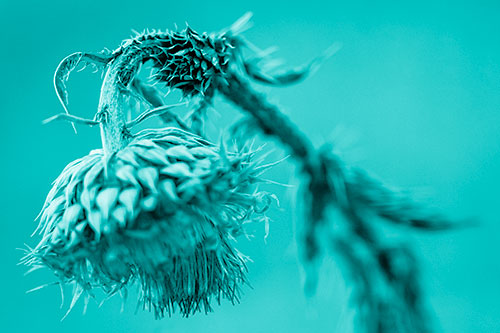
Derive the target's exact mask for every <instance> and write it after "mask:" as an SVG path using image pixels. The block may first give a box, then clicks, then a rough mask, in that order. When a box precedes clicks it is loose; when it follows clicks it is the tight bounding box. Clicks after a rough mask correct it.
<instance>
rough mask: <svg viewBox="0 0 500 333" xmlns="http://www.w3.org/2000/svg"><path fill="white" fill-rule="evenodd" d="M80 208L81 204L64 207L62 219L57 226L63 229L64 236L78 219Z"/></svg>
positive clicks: (81, 208)
mask: <svg viewBox="0 0 500 333" xmlns="http://www.w3.org/2000/svg"><path fill="white" fill-rule="evenodd" d="M82 210H83V207H82V205H80V204H74V205H72V206H69V207H68V208H66V210H65V211H64V214H63V217H62V220H61V222H59V225H58V226H59V228H61V229H62V230H63V231H64V234H65V235H66V236H67V235H68V231H69V230H70V229H71V227H72V226H73V225H74V224H76V222H77V221H78V219H79V217H80V215H81V213H82Z"/></svg>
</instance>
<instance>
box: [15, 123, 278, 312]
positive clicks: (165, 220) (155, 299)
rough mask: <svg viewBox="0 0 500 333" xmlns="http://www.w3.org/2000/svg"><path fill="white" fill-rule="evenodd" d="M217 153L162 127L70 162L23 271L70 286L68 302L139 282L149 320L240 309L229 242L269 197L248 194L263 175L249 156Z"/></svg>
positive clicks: (238, 261)
mask: <svg viewBox="0 0 500 333" xmlns="http://www.w3.org/2000/svg"><path fill="white" fill-rule="evenodd" d="M223 148H224V147H223V146H222V147H221V148H218V147H216V146H214V145H212V144H210V143H209V142H207V141H205V140H204V139H202V138H201V137H198V136H196V135H193V134H190V133H188V132H186V131H183V130H179V129H176V128H164V129H155V130H145V131H142V132H140V133H139V134H138V135H136V136H135V137H134V139H133V140H132V141H131V142H130V143H129V144H128V145H127V146H126V147H125V148H123V149H121V150H119V151H117V152H115V153H113V154H112V155H110V156H108V157H107V158H106V157H105V155H104V154H103V151H102V150H100V149H99V150H94V151H92V152H90V153H89V154H88V155H87V156H85V157H83V158H81V159H78V160H76V161H74V162H72V163H70V164H69V165H68V166H67V167H66V168H65V169H64V170H63V172H62V173H61V175H60V176H59V177H58V178H57V179H56V180H55V182H54V184H53V187H52V189H51V191H50V193H49V195H48V197H47V200H46V203H45V205H44V207H43V209H42V212H41V215H40V225H39V228H38V230H39V232H40V233H41V234H42V235H43V238H42V240H41V241H40V243H39V244H38V245H37V246H36V247H35V248H34V249H33V250H31V251H30V253H29V254H28V255H27V256H26V257H25V258H24V261H25V263H26V264H28V265H30V266H33V267H37V266H46V267H49V268H50V269H52V270H53V271H54V272H55V273H56V275H57V276H58V277H59V278H60V279H61V281H62V283H67V282H76V285H77V288H76V290H75V295H74V298H75V299H77V298H78V297H79V296H80V295H81V294H82V293H85V294H86V297H88V295H92V290H93V289H95V288H102V290H104V291H105V292H106V293H107V294H109V295H113V294H115V293H117V292H120V291H124V290H126V288H127V287H128V286H130V285H131V284H133V283H134V282H136V281H137V282H138V283H139V285H140V291H141V293H140V299H139V304H140V305H142V307H143V308H145V309H149V310H150V311H154V313H155V316H156V317H163V316H164V315H166V314H169V315H170V314H171V313H172V312H174V311H176V309H178V311H179V312H180V313H181V314H182V315H184V316H188V315H190V314H193V313H195V312H197V311H205V312H208V311H210V310H211V307H210V300H211V299H212V298H215V299H217V301H220V299H221V298H226V299H229V300H230V301H231V302H235V301H237V300H238V297H239V288H240V285H241V284H242V283H244V282H245V281H246V278H245V272H246V267H245V257H244V256H243V255H241V254H240V253H239V252H238V250H237V249H236V248H234V246H233V244H232V242H231V241H232V238H233V237H234V236H237V235H239V234H241V233H242V232H244V230H243V229H242V223H244V222H248V221H249V220H251V219H252V218H253V213H255V212H257V213H262V212H263V211H264V210H265V209H266V208H267V206H268V204H269V197H268V196H267V194H266V193H264V192H257V191H255V190H254V189H253V186H251V184H252V183H253V182H255V181H256V179H257V177H258V174H259V173H260V172H262V170H263V168H265V166H260V167H259V166H257V165H256V163H255V162H253V157H254V155H255V154H254V152H253V151H251V150H250V149H245V150H243V151H240V152H235V153H229V152H226V151H225V149H223ZM257 218H258V217H257ZM75 299H74V301H73V302H72V306H73V305H74V302H75Z"/></svg>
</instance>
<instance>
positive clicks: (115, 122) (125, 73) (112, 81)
mask: <svg viewBox="0 0 500 333" xmlns="http://www.w3.org/2000/svg"><path fill="white" fill-rule="evenodd" d="M141 60H142V57H141V53H140V52H138V51H137V50H131V51H129V52H125V53H123V54H121V55H120V56H119V57H117V58H116V59H115V60H114V61H113V62H111V63H110V64H109V65H108V69H107V71H106V76H105V77H104V80H103V83H102V87H101V96H100V99H99V107H98V111H97V114H96V120H97V121H99V122H100V128H101V140H102V145H103V149H104V153H105V155H106V156H109V155H110V154H112V153H114V152H116V151H118V150H120V149H122V148H123V147H125V146H126V145H127V144H128V143H129V142H130V139H131V137H132V135H131V134H130V133H129V131H128V129H127V126H126V120H125V113H124V108H125V103H124V95H127V94H124V90H126V89H127V86H128V84H129V83H130V80H131V78H132V77H133V75H134V74H135V72H136V71H137V69H138V66H139V64H140V62H141Z"/></svg>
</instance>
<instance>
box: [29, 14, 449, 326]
mask: <svg viewBox="0 0 500 333" xmlns="http://www.w3.org/2000/svg"><path fill="white" fill-rule="evenodd" d="M250 16H251V15H250V14H246V15H245V16H243V17H242V18H241V19H239V20H238V21H237V22H235V23H234V24H233V25H232V26H231V27H229V28H228V29H224V30H222V31H220V32H218V33H213V34H207V33H203V34H199V33H197V32H196V31H194V30H193V29H191V28H190V27H186V28H185V29H184V30H182V31H148V32H143V33H137V34H136V36H135V37H133V38H131V39H128V40H125V41H124V42H122V44H121V45H120V47H118V48H117V49H115V50H114V51H109V50H104V51H102V52H99V53H86V52H77V53H74V54H71V55H70V56H68V57H66V58H65V59H64V60H63V61H62V62H61V63H60V65H59V66H58V68H57V70H56V73H55V76H54V84H55V88H56V92H57V95H58V97H59V98H60V101H61V103H62V105H63V107H64V110H65V113H61V114H59V115H56V116H54V117H52V118H50V119H48V120H47V121H52V120H58V119H59V120H66V121H69V122H71V123H72V124H73V126H74V124H85V125H89V126H99V128H100V134H101V139H102V148H101V149H98V150H94V151H92V152H90V153H89V154H88V155H87V156H85V157H83V158H81V159H78V160H76V161H74V162H72V163H70V164H69V165H68V166H67V167H66V168H65V169H64V170H63V171H62V173H61V175H60V176H59V177H58V178H57V179H56V180H55V182H54V184H53V187H52V190H51V191H50V193H49V195H48V196H47V200H46V202H45V204H44V206H43V209H42V212H41V214H40V216H39V220H40V224H39V227H38V229H37V231H38V232H39V233H40V234H41V240H40V241H39V243H38V245H37V246H35V247H34V248H33V249H31V248H30V249H29V250H28V253H27V255H26V256H25V257H24V258H23V261H24V263H26V264H27V265H28V266H30V267H32V269H37V268H40V267H48V268H50V269H51V270H53V271H54V272H55V274H56V276H57V277H58V278H59V281H60V282H58V283H60V284H61V285H62V284H64V283H72V284H73V285H74V286H75V288H74V295H73V300H72V302H71V306H70V310H71V308H72V307H73V305H74V304H75V302H76V301H77V300H78V298H79V297H80V296H81V295H84V297H85V299H86V300H88V297H93V295H94V290H95V289H101V290H103V291H104V292H105V293H106V294H107V295H109V296H111V295H114V294H116V293H120V294H122V295H123V294H126V291H127V288H128V287H130V286H131V285H132V284H134V283H137V284H139V286H140V295H139V305H142V306H143V307H144V308H145V309H149V310H150V311H153V312H154V314H155V316H156V317H163V316H164V315H166V314H168V315H171V314H172V313H173V312H174V311H176V310H178V311H179V312H180V313H181V314H182V315H185V316H188V315H190V314H193V313H195V312H197V311H205V312H208V311H210V310H211V300H212V299H216V300H217V301H220V299H221V298H226V299H229V300H230V301H232V302H235V301H237V300H238V299H239V288H240V286H241V284H244V283H245V282H246V277H245V273H246V266H245V257H244V256H243V255H242V254H240V253H239V252H238V250H237V249H236V248H235V247H234V243H233V239H234V238H235V237H238V236H240V235H242V234H244V233H245V230H244V228H243V225H244V224H245V223H247V222H250V221H255V220H264V221H267V217H266V216H265V215H264V213H265V211H266V210H267V208H268V207H269V203H270V202H271V199H272V198H273V197H274V196H273V195H271V194H268V193H266V192H262V191H259V190H258V188H257V187H256V183H258V182H259V181H262V179H261V177H260V176H261V174H262V172H263V171H264V170H266V169H267V168H268V167H270V166H272V165H273V163H271V164H263V162H262V160H261V159H259V158H258V151H256V150H255V149H253V148H252V146H251V145H250V144H249V143H248V142H240V144H239V145H236V147H235V149H232V150H229V149H228V148H227V147H226V145H225V144H224V143H223V142H221V144H220V145H214V144H212V143H210V141H209V140H208V139H207V138H206V137H205V134H204V131H203V124H204V121H205V118H206V117H207V116H208V114H207V109H208V107H215V106H214V105H213V104H214V103H213V100H214V97H215V96H216V95H219V96H221V97H223V98H224V99H225V100H227V101H229V102H231V103H232V104H234V105H235V106H236V107H237V108H238V109H239V110H241V111H242V112H243V113H244V114H245V115H246V116H247V117H246V118H245V121H244V122H245V125H246V126H244V130H245V131H250V130H257V131H259V132H260V133H262V134H264V135H265V136H266V137H268V138H270V139H274V140H276V141H277V142H278V143H279V144H281V145H282V146H283V148H284V149H285V150H286V151H287V152H288V153H289V154H290V155H291V156H292V158H293V159H294V161H295V162H296V163H297V164H298V165H299V167H300V172H301V177H300V179H301V194H300V195H301V196H303V198H304V199H305V200H304V201H305V203H306V216H305V217H304V228H303V230H304V231H303V235H302V238H301V239H302V241H301V244H302V249H303V254H302V262H303V263H304V265H305V266H307V267H310V268H313V269H312V270H309V273H310V274H309V280H308V283H307V287H308V288H309V290H311V291H313V289H314V282H315V274H314V270H315V268H316V269H317V267H318V265H319V264H318V262H319V260H318V259H319V258H320V257H321V255H323V253H325V252H331V253H334V254H335V255H336V256H337V258H339V259H340V260H339V262H340V263H341V266H342V267H343V268H344V271H345V273H346V277H348V280H349V281H350V282H351V283H353V285H354V294H353V300H354V301H355V304H356V306H357V308H358V322H359V324H360V326H362V327H363V328H364V329H365V330H366V331H367V332H427V331H429V330H431V325H430V324H429V323H428V318H429V316H428V309H427V307H426V306H425V302H424V301H423V298H422V292H421V288H420V284H419V281H420V280H419V275H418V263H417V259H416V255H415V254H414V252H413V251H412V249H411V248H410V246H409V245H408V244H406V243H404V242H399V243H394V241H389V240H386V239H384V237H383V236H382V233H381V232H378V230H379V229H380V228H381V227H382V226H381V225H380V223H381V221H384V222H387V223H390V224H394V225H399V226H403V227H407V228H412V229H420V230H442V229H448V228H450V227H453V226H455V225H457V224H456V223H453V222H452V221H450V220H449V219H447V218H446V217H444V216H443V215H441V214H439V213H438V212H435V211H432V210H430V209H427V208H426V207H425V206H422V205H420V204H418V203H415V202H414V201H412V200H411V199H410V197H409V196H408V195H406V194H404V193H403V192H399V191H394V190H391V189H389V188H388V187H386V186H384V185H383V183H382V182H379V181H377V180H376V179H374V178H373V177H371V176H369V175H368V174H367V173H366V172H364V171H362V170H359V169H357V168H354V167H350V166H347V165H345V164H344V163H343V162H342V160H341V159H340V158H339V157H338V156H337V155H335V154H334V152H333V149H332V145H331V144H328V143H327V144H325V145H323V146H321V147H320V148H316V147H315V146H314V145H313V144H312V143H311V142H310V140H309V139H308V138H307V136H305V135H304V134H303V133H302V132H301V131H300V130H299V129H298V128H297V127H296V126H295V125H294V124H293V123H292V122H291V121H290V120H289V119H288V118H287V117H286V116H285V115H284V114H283V113H281V112H280V111H279V109H278V108H277V107H276V106H275V105H273V104H271V103H270V102H268V101H267V98H266V96H265V95H264V94H261V93H258V92H257V91H255V90H254V88H253V86H252V83H251V82H252V81H254V82H257V83H261V84H267V85H274V86H278V85H287V84H292V83H296V82H298V81H300V80H302V79H303V78H305V77H306V76H307V75H309V74H310V73H312V72H314V71H315V70H316V69H317V68H318V66H319V65H320V63H321V62H322V61H323V60H324V59H326V58H328V57H329V56H330V55H332V54H333V52H334V51H335V50H336V47H335V46H334V47H332V48H330V49H328V50H327V51H326V52H325V53H324V54H322V55H320V56H318V57H317V58H316V59H313V60H312V61H311V62H310V63H309V64H306V65H304V66H302V67H300V68H298V69H293V70H288V71H281V72H280V71H276V70H271V71H270V70H269V69H268V68H269V67H270V66H269V65H270V64H272V59H271V58H270V56H269V55H268V54H267V52H265V51H261V50H260V49H258V48H257V47H256V46H254V45H253V44H252V43H250V42H249V41H247V40H246V39H245V38H244V37H243V36H242V33H243V32H244V31H245V29H246V28H248V27H249V19H250ZM248 53H250V56H249V55H248ZM88 65H90V66H93V67H94V68H96V69H97V70H100V71H103V72H104V73H105V74H104V79H103V83H102V88H101V95H100V101H99V106H98V110H97V112H96V114H95V117H94V118H93V119H84V118H80V117H77V116H74V115H71V114H70V112H69V109H68V93H67V90H66V85H65V83H66V81H67V80H68V78H69V75H70V73H71V72H72V71H73V70H75V69H76V68H78V67H81V66H83V67H86V66H88ZM144 66H149V67H150V68H151V75H150V76H149V77H148V79H149V80H141V78H140V77H139V75H138V73H139V71H140V69H141V67H144ZM169 90H179V91H181V92H182V95H183V98H184V99H187V100H188V101H195V102H196V107H195V108H194V110H193V111H192V112H191V113H189V114H188V115H187V116H185V117H180V116H178V115H177V114H176V113H174V112H172V108H173V107H174V106H168V105H164V102H163V98H162V95H163V94H164V93H165V91H169ZM137 100H138V101H140V102H141V103H143V104H144V105H146V106H147V107H148V110H146V111H144V112H143V113H142V114H140V115H138V116H137V117H136V118H135V119H133V120H132V119H128V117H127V115H129V114H130V113H131V111H130V109H131V107H130V102H131V101H137ZM152 116H160V117H161V118H162V119H163V121H164V122H165V123H166V124H169V125H170V127H166V128H161V129H146V130H143V131H140V132H138V133H135V134H134V133H133V131H132V128H133V127H134V126H136V125H137V124H139V123H141V122H143V121H144V120H145V119H147V118H149V117H152ZM240 124H241V123H240ZM239 128H240V129H241V126H239ZM233 134H234V133H233ZM332 210H336V211H337V212H338V213H339V214H338V215H340V217H341V218H339V219H337V220H335V221H332V220H331V218H330V216H331V214H330V212H331V211H332Z"/></svg>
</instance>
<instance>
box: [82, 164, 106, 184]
mask: <svg viewBox="0 0 500 333" xmlns="http://www.w3.org/2000/svg"><path fill="white" fill-rule="evenodd" d="M103 167H104V163H103V161H102V160H99V161H97V162H96V164H94V165H93V166H92V168H90V170H89V171H87V173H86V174H85V178H84V179H83V187H84V188H89V187H90V185H92V184H93V183H94V181H95V180H96V178H97V177H98V176H99V174H100V173H101V172H102V171H103Z"/></svg>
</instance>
